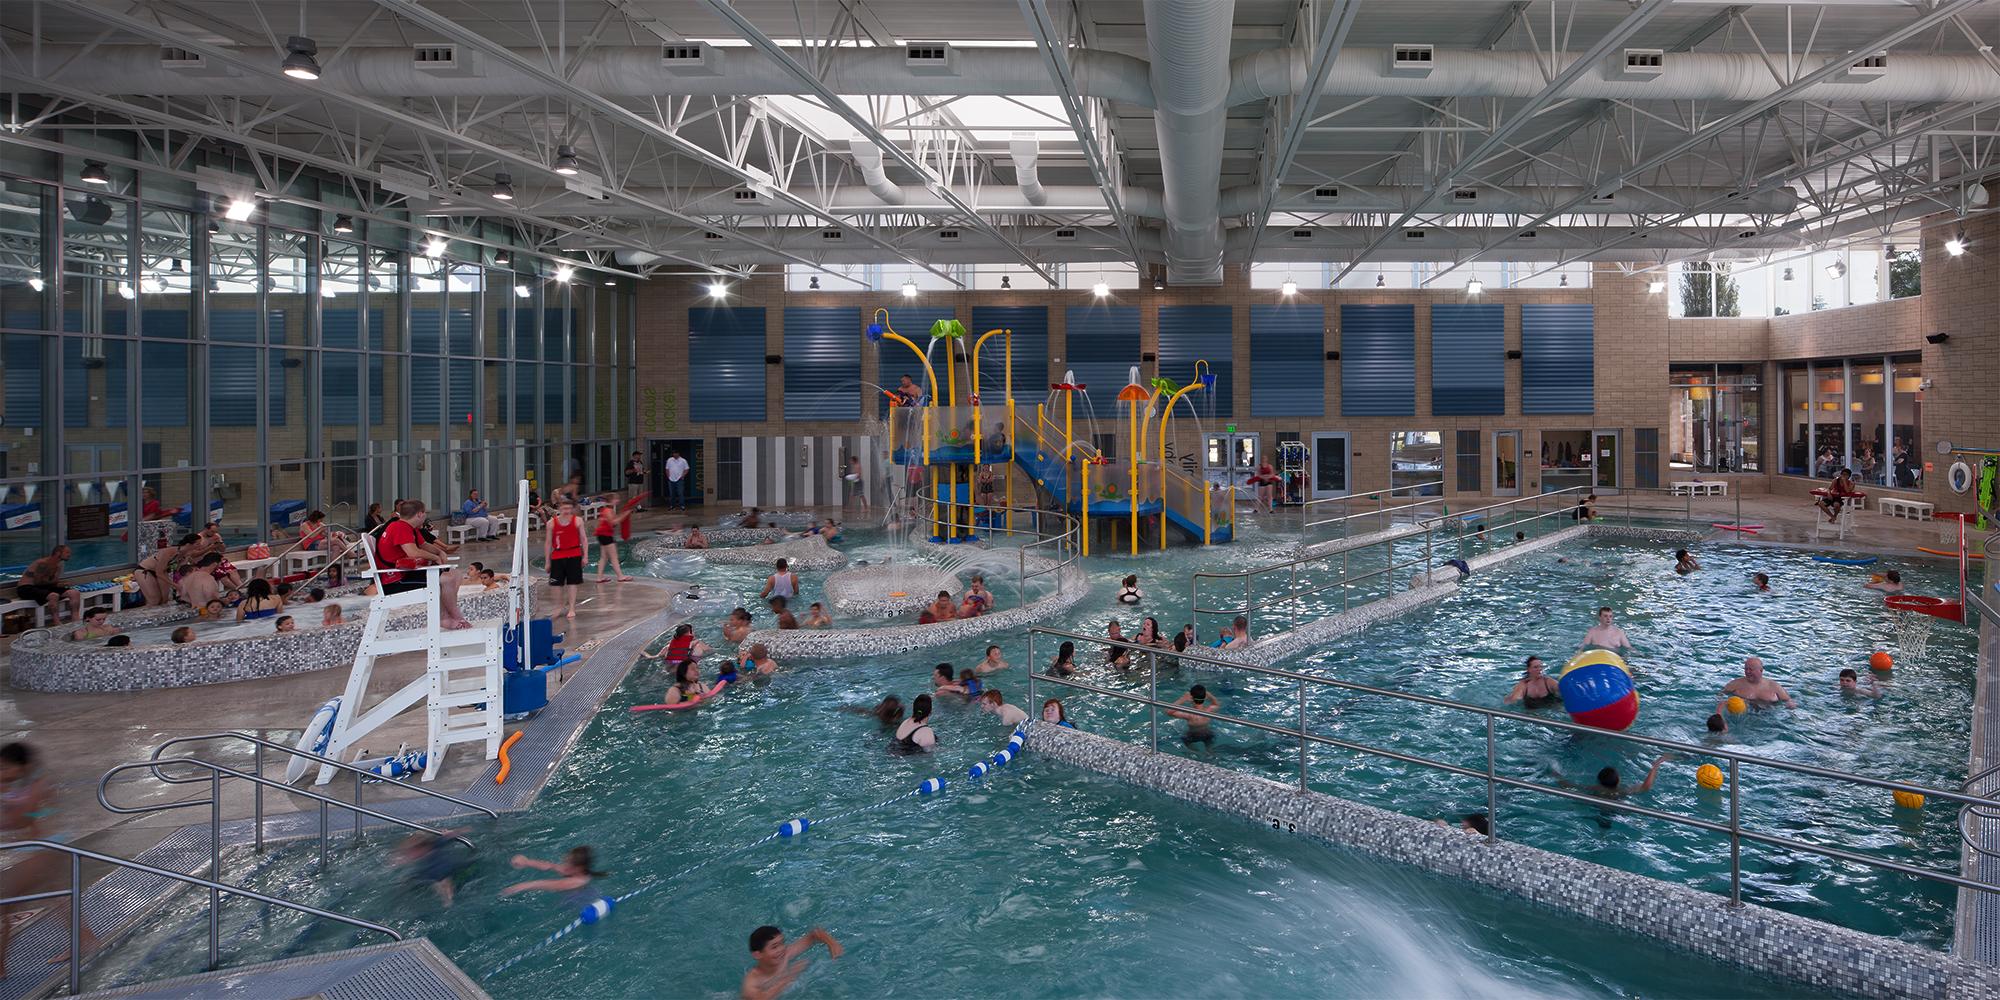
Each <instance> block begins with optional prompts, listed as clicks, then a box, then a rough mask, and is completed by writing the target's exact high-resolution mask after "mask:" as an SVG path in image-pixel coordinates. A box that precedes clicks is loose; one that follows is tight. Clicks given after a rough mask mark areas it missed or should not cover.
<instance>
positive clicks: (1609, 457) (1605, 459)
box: [1590, 431, 1618, 490]
mask: <svg viewBox="0 0 2000 1000" xmlns="http://www.w3.org/2000/svg"><path fill="white" fill-rule="evenodd" d="M1590 441H1591V447H1590V465H1591V479H1590V485H1591V487H1592V488H1594V489H1599V490H1615V489H1617V488H1618V432H1617V431H1593V432H1591V435H1590Z"/></svg>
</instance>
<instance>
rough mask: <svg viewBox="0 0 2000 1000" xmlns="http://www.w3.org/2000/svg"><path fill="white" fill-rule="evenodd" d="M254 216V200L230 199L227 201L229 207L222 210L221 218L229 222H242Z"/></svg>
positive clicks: (255, 206) (255, 212)
mask: <svg viewBox="0 0 2000 1000" xmlns="http://www.w3.org/2000/svg"><path fill="white" fill-rule="evenodd" d="M255 214H257V199H255V198H232V199H230V200H229V207H228V208H225V209H223V210H222V216H223V218H226V219H228V220H229V221H231V222H242V221H244V220H246V219H248V218H250V217H251V216H253V215H255Z"/></svg>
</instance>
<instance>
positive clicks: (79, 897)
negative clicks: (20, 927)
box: [0, 840, 403, 996]
mask: <svg viewBox="0 0 2000 1000" xmlns="http://www.w3.org/2000/svg"><path fill="white" fill-rule="evenodd" d="M24 849H33V850H46V851H55V852H57V853H59V854H65V855H68V856H69V888H67V889H51V890H49V891H47V892H36V893H27V894H24V895H19V896H8V897H7V898H5V899H0V906H4V907H12V906H13V905H14V904H17V903H32V902H35V901H38V900H43V899H61V898H67V899H68V900H69V928H68V933H67V935H66V937H67V938H68V940H69V961H68V964H69V992H70V995H71V996H75V995H77V994H80V993H82V992H83V862H85V861H96V862H99V863H101V864H107V865H111V866H112V867H114V868H128V869H131V870H133V871H139V872H144V873H146V874H148V875H152V876H155V877H158V878H163V879H167V880H169V881H174V882H181V883H185V884H187V885H195V886H202V887H204V888H206V889H207V890H208V898H209V904H208V968H209V970H210V971H213V970H215V969H216V968H217V967H219V966H220V965H221V964H222V909H221V901H222V896H223V895H225V894H227V895H231V896H242V897H243V898H245V899H254V900H256V901H258V902H260V903H263V904H264V905H266V906H276V907H280V908H282V909H287V910H292V911H294V912H298V913H304V914H306V915H308V916H314V917H319V918H321V919H323V920H333V921H337V922H339V923H343V924H347V925H348V926H350V927H357V928H360V929H361V930H365V931H372V932H374V933H377V934H386V935H388V936H389V938H390V940H394V941H401V940H402V939H403V935H402V934H401V933H399V932H398V931H396V930H395V929H394V928H390V927H385V926H383V925H381V924H378V923H375V922H373V921H369V920H362V919H361V918H359V917H350V916H346V915H345V914H340V913H335V912H333V911H332V910H323V909H320V908H319V907H317V906H313V905H310V904H307V903H295V902H292V901H291V900H289V899H281V898H279V897H277V896H271V895H267V894H265V893H261V892H258V891H256V890H255V889H246V888H244V887H242V886H240V885H230V884H228V883H226V882H221V881H218V880H216V879H212V878H202V877H201V876H199V875H189V874H186V873H184V872H177V871H171V870H169V869H166V868H159V867H155V866H153V865H149V864H146V863H145V862H143V861H134V860H132V859H130V858H120V857H116V856H113V855H110V854H99V853H97V852H96V851H87V850H84V849H83V848H81V847H77V846H75V845H73V844H61V843H57V842H55V841H52V840H16V841H12V842H10V843H5V844H0V851H18V850H24ZM209 871H210V873H211V874H214V873H215V869H214V868H213V867H211V868H210V869H209ZM17 933H18V932H17Z"/></svg>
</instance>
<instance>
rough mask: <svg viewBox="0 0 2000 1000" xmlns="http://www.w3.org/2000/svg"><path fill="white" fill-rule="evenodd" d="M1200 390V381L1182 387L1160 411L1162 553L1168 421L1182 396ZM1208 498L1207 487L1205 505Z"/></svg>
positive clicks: (1164, 546) (1165, 505)
mask: <svg viewBox="0 0 2000 1000" xmlns="http://www.w3.org/2000/svg"><path fill="white" fill-rule="evenodd" d="M1199 388H1201V383H1200V382H1198V381H1197V382H1192V383H1189V384H1188V385H1186V386H1183V387H1182V388H1181V389H1180V391H1178V392H1176V393H1174V394H1173V395H1171V396H1168V397H1167V405H1166V406H1165V408H1163V409H1161V410H1160V433H1159V435H1158V436H1159V439H1160V440H1159V448H1160V549H1161V550H1162V551H1164V550H1165V549H1166V547H1167V420H1168V418H1170V417H1172V416H1173V415H1174V404H1175V403H1178V402H1180V401H1181V397H1182V396H1185V395H1187V394H1188V393H1190V392H1193V391H1195V390H1196V389H1199ZM1207 496H1208V491H1207V488H1206V487H1204V488H1203V490H1202V497H1203V503H1204V504H1206V502H1207V500H1206V498H1207ZM1206 514H1207V511H1206V509H1204V511H1203V515H1204V516H1203V520H1207V517H1206Z"/></svg>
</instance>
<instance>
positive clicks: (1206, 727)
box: [1167, 684, 1222, 750]
mask: <svg viewBox="0 0 2000 1000" xmlns="http://www.w3.org/2000/svg"><path fill="white" fill-rule="evenodd" d="M1174 704H1175V705H1177V706H1179V705H1186V706H1187V707H1189V708H1193V709H1199V710H1200V711H1203V712H1211V713H1213V712H1220V711H1222V700H1221V699H1219V698H1217V697H1215V696H1214V695H1212V694H1209V693H1208V688H1206V687H1203V686H1202V685H1200V684H1196V685H1195V686H1193V687H1191V688H1188V692H1187V693H1186V694H1184V695H1181V696H1180V698H1179V699H1178V700H1176V701H1175V702H1174ZM1167 714H1168V715H1171V716H1173V717H1174V718H1176V719H1179V720H1181V721H1183V722H1185V723H1187V732H1184V733H1182V734H1181V745H1182V746H1194V745H1196V744H1201V745H1203V746H1204V747H1205V748H1206V749H1209V750H1214V749H1215V726H1214V725H1213V724H1212V723H1211V722H1210V720H1209V718H1208V717H1207V716H1205V715H1197V714H1195V713H1194V712H1181V711H1176V710H1175V709H1172V708H1170V709H1167Z"/></svg>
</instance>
